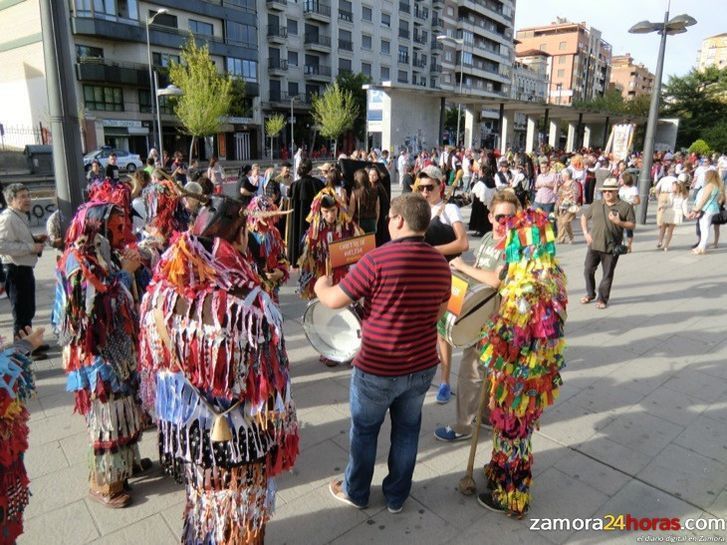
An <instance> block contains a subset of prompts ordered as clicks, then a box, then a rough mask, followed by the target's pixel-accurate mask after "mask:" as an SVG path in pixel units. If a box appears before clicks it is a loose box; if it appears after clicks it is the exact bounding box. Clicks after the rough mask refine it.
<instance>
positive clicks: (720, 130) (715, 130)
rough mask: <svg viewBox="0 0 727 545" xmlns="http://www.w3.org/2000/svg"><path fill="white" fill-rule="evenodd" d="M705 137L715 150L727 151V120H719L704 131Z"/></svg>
mask: <svg viewBox="0 0 727 545" xmlns="http://www.w3.org/2000/svg"><path fill="white" fill-rule="evenodd" d="M704 139H705V140H706V141H707V142H709V146H710V147H711V148H712V149H713V150H717V151H720V152H725V151H727V120H723V121H719V122H718V123H717V124H716V125H714V126H712V127H710V128H708V129H707V130H706V131H705V132H704Z"/></svg>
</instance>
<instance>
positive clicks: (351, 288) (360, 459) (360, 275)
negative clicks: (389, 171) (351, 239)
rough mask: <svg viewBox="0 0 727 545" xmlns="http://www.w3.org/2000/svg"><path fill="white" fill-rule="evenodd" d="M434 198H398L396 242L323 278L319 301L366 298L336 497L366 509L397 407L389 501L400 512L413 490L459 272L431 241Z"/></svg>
mask: <svg viewBox="0 0 727 545" xmlns="http://www.w3.org/2000/svg"><path fill="white" fill-rule="evenodd" d="M430 215H431V213H430V210H429V204H428V203H427V201H426V200H425V199H424V198H423V197H422V196H421V195H419V194H417V193H407V194H404V195H401V196H400V197H397V198H396V199H394V200H393V201H392V202H391V209H390V211H389V215H388V224H389V225H388V228H389V233H390V235H391V238H392V240H391V242H389V243H387V244H384V245H383V246H380V247H379V248H376V249H375V250H373V251H371V252H369V253H368V254H366V255H365V256H364V257H363V258H362V259H361V260H360V261H359V262H358V263H357V264H356V267H355V268H353V269H352V270H351V271H349V273H348V274H347V275H346V276H345V277H344V278H343V280H341V282H340V283H339V284H337V285H335V286H334V285H333V284H332V281H331V278H330V277H326V276H324V277H321V278H319V279H318V281H317V282H316V285H315V292H316V295H317V296H318V299H319V300H320V301H321V302H322V303H323V304H324V305H326V306H328V307H330V308H343V307H345V306H348V305H351V304H352V303H353V302H354V301H358V300H360V299H363V302H364V312H363V323H362V341H361V350H360V352H359V353H358V354H357V356H356V358H355V359H354V360H353V366H354V370H353V375H352V377H351V432H350V441H351V444H350V449H349V460H348V466H347V467H346V472H345V476H344V478H343V479H339V478H336V479H334V480H333V481H332V482H331V483H330V486H329V489H330V491H331V494H333V496H334V497H335V498H336V499H338V500H339V501H342V502H344V503H347V504H349V505H352V506H353V507H356V508H358V509H364V508H366V507H367V506H368V503H369V494H370V488H371V479H372V477H373V473H374V464H375V462H376V442H377V439H378V435H379V429H380V428H381V424H382V423H383V421H384V418H385V417H386V413H387V412H389V414H390V418H391V448H390V451H389V474H388V475H387V476H386V478H385V479H384V482H383V487H382V489H383V493H384V496H385V498H386V505H387V508H388V510H389V512H391V513H399V512H400V511H401V510H402V506H403V504H404V502H405V501H406V499H407V497H408V496H409V492H410V490H411V481H412V474H413V473H414V465H415V463H416V456H417V448H418V444H419V431H420V428H421V413H422V405H423V403H424V396H425V394H426V393H427V390H429V387H430V385H431V383H432V378H433V377H434V374H435V371H436V368H437V365H438V364H439V358H438V356H437V348H436V339H437V336H436V329H437V320H439V318H440V317H441V316H442V315H443V314H444V311H445V310H446V307H447V302H448V300H449V297H450V292H451V283H452V275H451V272H450V269H449V266H448V264H447V261H446V260H445V259H444V257H443V256H442V254H441V253H439V252H438V251H437V250H435V249H434V248H432V247H431V246H430V245H429V244H427V243H426V242H424V232H425V231H426V230H427V227H428V226H429V220H430Z"/></svg>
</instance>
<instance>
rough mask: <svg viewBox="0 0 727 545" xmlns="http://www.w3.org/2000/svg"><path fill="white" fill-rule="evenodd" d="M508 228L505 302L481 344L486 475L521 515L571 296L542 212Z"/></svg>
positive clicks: (507, 506)
mask: <svg viewBox="0 0 727 545" xmlns="http://www.w3.org/2000/svg"><path fill="white" fill-rule="evenodd" d="M508 227H509V233H508V236H507V242H506V246H505V256H506V261H507V276H506V277H505V279H504V281H503V282H502V284H501V287H500V294H501V296H502V303H501V305H500V309H499V312H498V313H497V314H496V315H495V316H494V317H493V318H492V321H491V322H490V323H489V324H488V326H487V330H486V331H487V335H486V337H484V338H483V339H482V341H481V343H480V347H481V349H482V356H481V359H482V361H483V365H484V366H485V368H486V371H487V381H488V389H489V395H490V423H491V424H492V427H493V429H494V432H493V448H492V459H491V460H490V462H489V464H488V465H487V466H485V474H486V475H487V477H488V488H489V489H490V493H491V494H492V499H493V500H494V503H495V504H497V505H498V506H500V507H502V508H503V509H504V510H506V511H507V512H508V514H510V515H512V516H516V517H522V516H524V515H525V513H527V510H528V505H529V502H530V482H531V479H532V474H531V466H532V461H533V455H532V447H531V436H532V432H533V429H534V428H535V427H536V426H537V425H538V420H539V418H540V415H541V414H542V412H543V410H544V409H545V408H546V407H548V406H550V405H552V404H553V403H554V401H555V399H556V398H557V396H558V388H559V386H560V385H561V384H562V382H563V381H562V379H561V376H560V373H559V371H560V369H562V368H563V366H564V359H563V350H564V347H565V340H564V338H563V326H564V323H565V320H566V305H567V302H568V298H567V293H566V278H565V273H564V272H563V270H562V269H561V268H560V266H559V265H558V262H557V260H556V258H555V237H554V234H553V227H552V224H551V223H550V222H549V221H548V218H547V216H546V214H544V213H543V212H540V211H535V210H525V211H522V212H520V213H518V215H517V216H515V217H514V218H513V219H512V220H510V223H509V225H508Z"/></svg>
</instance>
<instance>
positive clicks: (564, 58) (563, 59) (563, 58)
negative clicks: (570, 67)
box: [558, 55, 566, 64]
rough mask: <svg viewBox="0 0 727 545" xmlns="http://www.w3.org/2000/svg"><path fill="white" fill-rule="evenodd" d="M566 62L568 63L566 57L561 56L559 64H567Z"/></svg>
mask: <svg viewBox="0 0 727 545" xmlns="http://www.w3.org/2000/svg"><path fill="white" fill-rule="evenodd" d="M565 61H566V57H565V55H561V56H560V57H558V64H565Z"/></svg>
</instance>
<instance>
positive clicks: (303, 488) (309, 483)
mask: <svg viewBox="0 0 727 545" xmlns="http://www.w3.org/2000/svg"><path fill="white" fill-rule="evenodd" d="M347 459H348V454H347V453H346V451H345V450H343V449H342V448H340V447H339V446H338V445H337V444H336V443H334V442H333V441H323V442H322V443H318V444H317V445H314V446H312V447H310V448H307V449H304V450H303V451H302V452H301V453H300V454H299V455H298V458H297V460H296V462H295V467H294V468H293V469H292V471H288V472H286V473H283V474H282V475H280V476H279V477H277V479H276V480H277V484H278V498H281V499H282V500H283V501H284V502H285V503H288V502H291V501H293V500H295V499H297V498H299V497H301V496H305V495H306V494H309V493H310V492H311V491H312V490H315V489H316V488H320V487H322V486H327V485H328V483H329V482H330V481H331V480H332V479H333V478H334V477H337V476H339V475H342V474H343V471H344V470H345V469H346V460H347Z"/></svg>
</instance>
